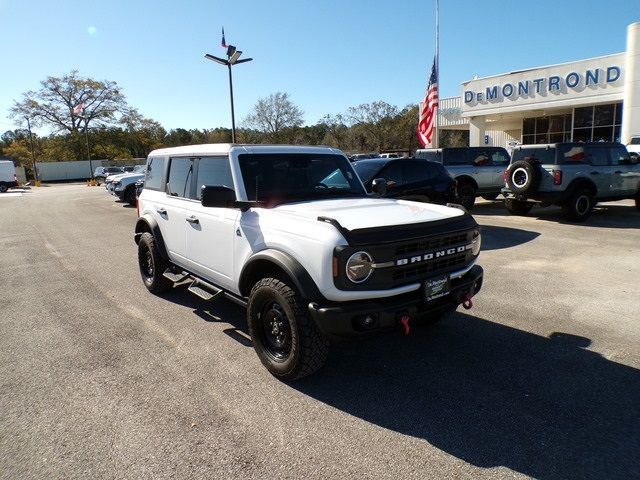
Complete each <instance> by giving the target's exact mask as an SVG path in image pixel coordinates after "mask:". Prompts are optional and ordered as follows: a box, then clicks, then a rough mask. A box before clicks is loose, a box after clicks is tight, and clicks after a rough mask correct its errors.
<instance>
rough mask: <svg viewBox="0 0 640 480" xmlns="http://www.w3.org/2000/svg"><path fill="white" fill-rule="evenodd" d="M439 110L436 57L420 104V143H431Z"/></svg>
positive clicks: (424, 145) (426, 144)
mask: <svg viewBox="0 0 640 480" xmlns="http://www.w3.org/2000/svg"><path fill="white" fill-rule="evenodd" d="M437 110H438V69H437V67H436V59H435V58H434V59H433V67H431V76H430V77H429V85H428V86H427V93H426V94H425V97H424V101H423V102H422V104H421V105H420V116H419V120H418V140H419V141H420V145H422V146H423V147H426V146H428V145H431V140H432V138H433V130H434V127H435V125H436V114H437Z"/></svg>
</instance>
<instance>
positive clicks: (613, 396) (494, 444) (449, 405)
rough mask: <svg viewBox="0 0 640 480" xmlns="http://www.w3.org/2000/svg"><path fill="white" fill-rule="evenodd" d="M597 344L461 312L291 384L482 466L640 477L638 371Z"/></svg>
mask: <svg viewBox="0 0 640 480" xmlns="http://www.w3.org/2000/svg"><path fill="white" fill-rule="evenodd" d="M589 344H590V340H588V339H586V338H583V337H577V336H573V335H568V334H563V333H554V334H552V335H551V336H550V337H549V338H546V337H542V336H538V335H534V334H531V333H528V332H524V331H521V330H517V329H514V328H510V327H507V326H504V325H500V324H497V323H493V322H490V321H487V320H483V319H481V318H478V317H474V316H471V315H466V314H462V313H456V314H454V315H453V316H452V317H450V318H449V319H448V320H446V321H444V322H443V323H441V324H439V325H437V326H434V327H431V328H428V327H421V326H419V327H418V328H416V329H415V332H414V333H413V334H412V335H410V336H408V337H400V336H399V335H395V336H394V335H391V336H383V337H373V338H370V339H366V340H362V341H357V342H348V343H346V344H344V343H343V344H341V345H337V346H336V347H337V348H334V350H332V352H331V355H330V357H329V358H330V360H329V362H328V364H327V365H326V366H325V368H324V369H322V370H321V371H319V372H318V373H316V374H315V375H314V376H311V377H308V378H306V379H303V380H301V381H298V382H294V383H291V384H290V386H291V387H292V388H295V389H297V390H299V391H300V392H302V393H304V394H306V395H309V396H311V397H313V398H315V399H317V400H319V401H321V402H324V403H326V404H328V405H330V406H332V407H334V408H337V409H340V410H342V411H344V412H346V413H348V414H350V415H353V416H355V417H358V418H361V419H363V420H365V421H367V422H371V423H373V424H375V425H378V426H380V427H383V428H386V429H390V430H393V431H396V432H398V433H401V434H403V435H410V436H412V437H416V438H419V439H424V440H425V441H427V442H429V443H430V444H432V445H434V446H435V447H437V448H439V449H441V450H443V451H445V452H447V453H449V454H451V455H454V456H456V457H457V458H459V459H461V460H464V461H466V462H469V463H471V464H473V465H475V466H478V467H482V468H491V467H497V466H505V467H508V468H510V469H512V470H515V471H517V472H520V473H523V474H525V475H529V476H532V477H534V478H539V479H567V478H608V479H612V478H620V479H623V478H624V479H628V478H640V371H639V370H636V369H634V368H631V367H628V366H625V365H622V364H619V363H616V362H614V361H610V360H607V359H606V358H604V357H602V356H601V355H600V354H598V353H595V352H592V351H589V350H587V349H586V348H587V347H588V346H589ZM356 434H357V433H355V432H354V435H356ZM345 435H349V433H348V432H345ZM425 460H427V459H425Z"/></svg>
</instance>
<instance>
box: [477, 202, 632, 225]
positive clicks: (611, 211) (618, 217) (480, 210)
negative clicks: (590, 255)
mask: <svg viewBox="0 0 640 480" xmlns="http://www.w3.org/2000/svg"><path fill="white" fill-rule="evenodd" d="M471 214H472V215H487V216H489V215H490V216H513V217H514V218H527V217H528V218H531V219H532V220H536V219H537V220H543V221H550V222H556V223H561V224H566V225H575V226H577V227H601V228H640V212H638V210H637V209H636V207H635V206H634V205H623V204H621V205H612V204H609V203H607V204H598V205H596V207H595V208H594V210H593V213H592V214H591V216H590V217H589V218H588V219H587V220H585V221H584V222H581V223H580V222H570V221H567V220H566V219H565V218H564V217H563V215H562V209H561V208H560V207H558V206H556V205H552V206H550V207H544V208H541V207H537V206H534V207H533V209H532V210H531V212H529V214H528V215H527V216H526V217H517V216H514V215H511V214H510V213H509V211H508V210H507V209H506V208H505V207H504V205H502V203H501V202H498V201H496V202H491V203H489V202H484V203H481V204H478V205H476V206H474V207H473V210H472V211H471ZM480 223H481V222H480Z"/></svg>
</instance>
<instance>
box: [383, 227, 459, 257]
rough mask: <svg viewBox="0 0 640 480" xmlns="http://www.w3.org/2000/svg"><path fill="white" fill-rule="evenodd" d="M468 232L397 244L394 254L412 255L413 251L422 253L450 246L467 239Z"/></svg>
mask: <svg viewBox="0 0 640 480" xmlns="http://www.w3.org/2000/svg"><path fill="white" fill-rule="evenodd" d="M467 238H468V233H466V232H465V233H460V234H459V235H449V236H444V237H439V238H428V239H423V240H420V241H418V242H412V243H408V244H406V245H399V246H397V247H396V249H395V255H396V256H403V255H412V254H414V253H423V252H428V251H430V250H437V249H439V248H445V247H450V246H452V245H458V244H462V243H464V242H466V241H467Z"/></svg>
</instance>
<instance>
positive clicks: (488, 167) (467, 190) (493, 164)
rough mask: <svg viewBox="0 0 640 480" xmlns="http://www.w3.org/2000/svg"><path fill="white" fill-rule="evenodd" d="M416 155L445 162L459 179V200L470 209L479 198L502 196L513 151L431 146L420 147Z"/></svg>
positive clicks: (447, 167)
mask: <svg viewBox="0 0 640 480" xmlns="http://www.w3.org/2000/svg"><path fill="white" fill-rule="evenodd" d="M415 156H416V158H423V159H425V160H431V161H433V162H438V163H441V164H443V165H444V167H445V168H446V169H447V172H449V175H451V176H452V177H453V178H454V179H455V180H456V181H457V182H458V198H459V200H458V201H459V202H460V203H461V204H462V205H463V206H464V207H465V208H466V209H467V210H471V208H473V205H474V203H475V201H476V197H482V198H484V199H486V200H495V199H496V198H497V197H498V195H500V190H501V189H502V187H503V186H504V180H503V174H504V170H505V168H507V166H508V165H509V153H508V152H507V151H506V150H505V149H504V148H500V147H463V148H428V149H419V150H417V151H416V155H415Z"/></svg>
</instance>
